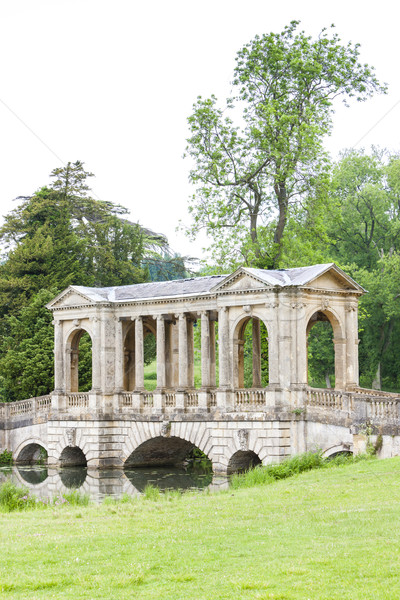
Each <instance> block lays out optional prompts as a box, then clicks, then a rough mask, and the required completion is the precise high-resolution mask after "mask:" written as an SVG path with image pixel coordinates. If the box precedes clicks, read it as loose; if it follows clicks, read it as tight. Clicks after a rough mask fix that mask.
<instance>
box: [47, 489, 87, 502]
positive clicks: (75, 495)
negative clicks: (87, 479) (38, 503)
mask: <svg viewBox="0 0 400 600" xmlns="http://www.w3.org/2000/svg"><path fill="white" fill-rule="evenodd" d="M89 501H90V498H89V495H88V494H82V492H80V491H79V490H73V491H72V492H68V493H67V494H63V495H62V496H61V500H60V501H59V502H58V504H65V503H68V504H71V505H73V506H87V505H88V504H89ZM55 504H57V501H55Z"/></svg>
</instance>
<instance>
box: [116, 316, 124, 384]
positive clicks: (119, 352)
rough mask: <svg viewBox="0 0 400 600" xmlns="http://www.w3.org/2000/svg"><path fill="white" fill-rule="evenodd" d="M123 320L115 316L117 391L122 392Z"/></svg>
mask: <svg viewBox="0 0 400 600" xmlns="http://www.w3.org/2000/svg"><path fill="white" fill-rule="evenodd" d="M123 325H124V324H123V321H121V319H120V318H119V317H116V318H115V391H116V392H122V391H123V389H124V359H125V356H124V342H123V331H122V328H123Z"/></svg>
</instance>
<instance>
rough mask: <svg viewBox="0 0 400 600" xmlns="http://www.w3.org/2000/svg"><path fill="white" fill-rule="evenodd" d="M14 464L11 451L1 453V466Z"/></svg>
mask: <svg viewBox="0 0 400 600" xmlns="http://www.w3.org/2000/svg"><path fill="white" fill-rule="evenodd" d="M12 462H13V456H12V452H10V450H3V452H0V466H3V465H12Z"/></svg>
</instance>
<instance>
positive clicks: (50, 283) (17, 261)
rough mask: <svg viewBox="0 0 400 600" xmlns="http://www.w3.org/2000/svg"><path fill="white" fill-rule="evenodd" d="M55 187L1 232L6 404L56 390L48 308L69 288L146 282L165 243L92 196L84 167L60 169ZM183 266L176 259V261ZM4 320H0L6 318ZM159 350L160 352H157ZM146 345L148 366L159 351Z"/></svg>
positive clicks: (84, 343)
mask: <svg viewBox="0 0 400 600" xmlns="http://www.w3.org/2000/svg"><path fill="white" fill-rule="evenodd" d="M51 177H52V179H53V183H52V184H51V186H49V187H43V188H41V189H40V190H39V191H37V192H36V193H35V194H34V195H33V196H31V197H25V198H22V199H21V200H22V202H21V204H20V205H19V206H18V208H16V209H15V210H13V211H11V213H9V214H8V215H6V217H5V221H4V224H3V226H2V227H1V228H0V243H1V244H2V246H3V249H4V252H5V253H4V256H3V260H2V261H1V262H0V397H1V398H2V400H5V401H13V400H20V399H24V398H29V397H32V396H40V395H43V394H47V393H49V392H50V391H51V390H52V389H53V387H54V386H53V361H54V356H53V345H54V342H53V337H54V332H53V327H52V325H51V313H50V312H49V311H48V310H47V309H46V308H45V304H46V303H47V302H49V301H50V300H51V299H52V298H53V297H54V296H55V295H56V294H57V293H58V292H60V291H61V290H63V289H64V288H66V287H68V286H69V285H71V284H75V285H86V286H96V285H97V286H114V285H126V284H132V283H139V282H143V281H145V280H146V279H147V278H148V269H147V267H146V266H143V261H144V257H145V255H146V252H149V253H150V254H151V255H154V254H155V252H156V250H158V251H161V250H162V249H165V248H166V246H167V241H166V238H165V237H163V236H160V235H156V234H153V233H152V232H151V231H150V230H144V229H143V228H142V227H140V226H139V225H138V224H135V223H131V222H129V221H127V220H126V219H124V218H122V217H123V216H124V215H125V213H126V209H124V208H123V207H121V206H119V205H114V204H113V203H111V202H104V201H100V200H95V199H93V198H92V197H90V196H89V195H88V193H89V191H90V189H89V185H88V181H89V179H90V178H91V177H92V174H91V173H88V172H87V171H85V169H84V165H83V163H81V162H80V161H77V162H75V163H68V164H67V165H66V166H65V167H62V168H59V169H55V170H54V171H53V172H52V174H51ZM176 261H177V262H178V259H176ZM1 317H2V318H1ZM153 345H154V344H153ZM148 346H149V344H148V343H146V356H147V355H148V358H147V360H150V359H151V357H152V356H153V355H154V348H153V346H152V345H151V344H150V347H148ZM79 376H80V377H79V379H80V391H87V390H89V389H90V388H91V343H90V339H89V337H88V336H87V335H85V336H83V337H82V339H81V342H80V365H79Z"/></svg>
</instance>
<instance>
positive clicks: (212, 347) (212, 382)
mask: <svg viewBox="0 0 400 600" xmlns="http://www.w3.org/2000/svg"><path fill="white" fill-rule="evenodd" d="M209 326H210V386H211V387H214V388H215V387H216V385H217V379H216V355H215V321H210V322H209Z"/></svg>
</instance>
